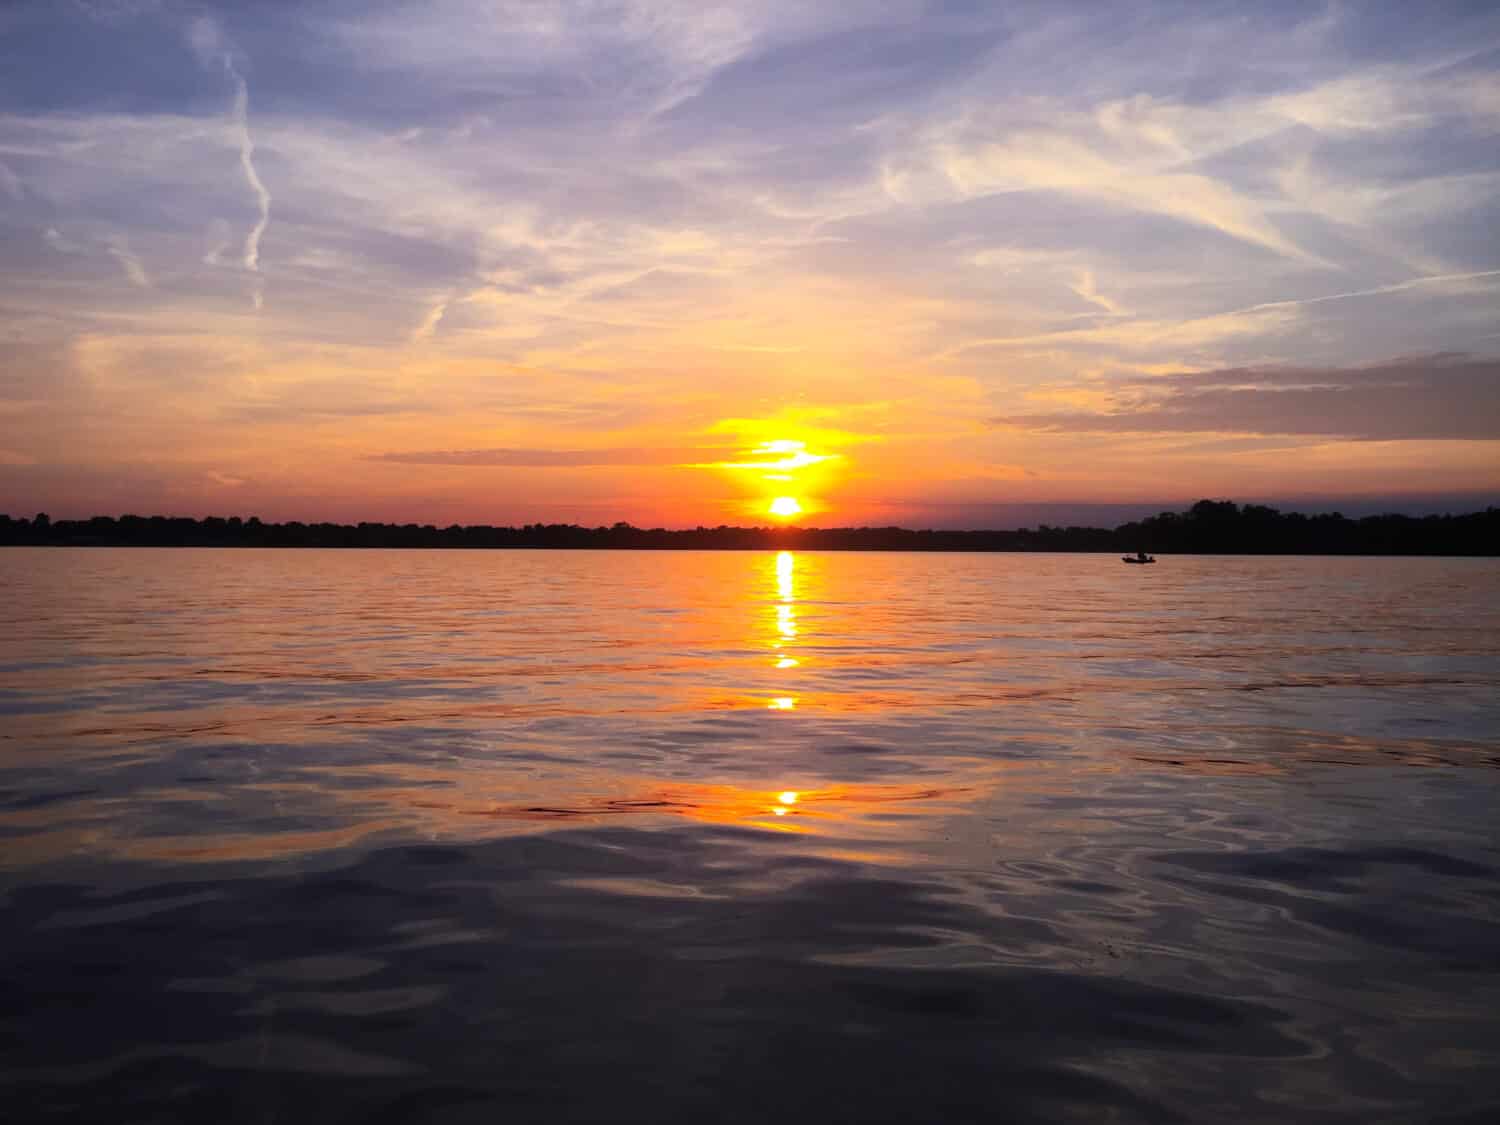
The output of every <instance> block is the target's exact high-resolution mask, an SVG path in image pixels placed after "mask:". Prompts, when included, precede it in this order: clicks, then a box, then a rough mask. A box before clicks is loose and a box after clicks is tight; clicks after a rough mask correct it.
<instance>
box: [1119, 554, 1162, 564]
mask: <svg viewBox="0 0 1500 1125" xmlns="http://www.w3.org/2000/svg"><path fill="white" fill-rule="evenodd" d="M1120 561H1121V562H1128V563H1135V564H1137V565H1138V566H1145V565H1146V564H1147V563H1154V562H1155V561H1156V556H1155V555H1123V556H1121V558H1120Z"/></svg>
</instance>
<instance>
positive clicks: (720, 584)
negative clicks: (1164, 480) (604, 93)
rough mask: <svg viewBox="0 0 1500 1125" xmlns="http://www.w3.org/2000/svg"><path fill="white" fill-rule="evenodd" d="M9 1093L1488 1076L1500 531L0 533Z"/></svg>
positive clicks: (1481, 1110)
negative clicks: (222, 540)
mask: <svg viewBox="0 0 1500 1125" xmlns="http://www.w3.org/2000/svg"><path fill="white" fill-rule="evenodd" d="M0 635H4V636H5V637H7V638H8V640H7V642H6V644H5V646H4V649H3V656H0V1096H3V1097H4V1099H5V1104H6V1105H7V1106H8V1107H10V1108H9V1109H8V1111H7V1112H8V1114H9V1115H12V1116H13V1117H14V1119H16V1120H68V1121H75V1120H108V1121H112V1122H123V1121H205V1120H215V1121H257V1122H261V1121H274V1120H284V1121H291V1120H303V1119H311V1118H309V1114H313V1115H314V1116H315V1117H316V1119H318V1120H321V1121H371V1122H374V1121H381V1122H395V1121H436V1122H448V1121H453V1122H470V1121H474V1122H478V1121H485V1122H490V1121H496V1120H541V1119H545V1120H548V1121H554V1122H556V1121H598V1120H618V1121H642V1122H645V1121H653V1122H654V1121H702V1120H722V1121H746V1122H748V1121H757V1122H759V1121H764V1120H767V1119H781V1120H794V1121H802V1120H809V1121H812V1120H816V1121H861V1122H863V1121H925V1120H932V1121H977V1120H985V1121H1005V1120H1020V1121H1031V1120H1036V1121H1054V1120H1064V1121H1071V1120H1080V1121H1101V1120H1104V1121H1124V1122H1135V1121H1143V1122H1147V1121H1149V1122H1154V1121H1173V1120H1184V1121H1209V1120H1213V1121H1268V1122H1269V1121H1274V1122H1277V1123H1284V1122H1286V1121H1291V1120H1295V1121H1313V1122H1318V1121H1329V1122H1371V1121H1393V1122H1394V1121H1440V1120H1450V1121H1455V1122H1457V1121H1474V1122H1478V1121H1481V1120H1491V1119H1494V1118H1493V1117H1492V1115H1496V1114H1500V1079H1497V1075H1500V828H1497V824H1500V800H1497V798H1500V771H1497V768H1496V767H1497V765H1500V564H1497V563H1496V562H1495V561H1494V560H1451V559H1314V558H1271V559H1243V558H1207V557H1198V558H1171V559H1163V560H1162V562H1161V563H1160V564H1158V565H1157V566H1155V567H1150V568H1144V567H1143V568H1137V567H1125V566H1122V565H1120V563H1119V562H1118V561H1116V560H1115V559H1113V558H1111V557H1106V556H1093V555H1053V556H1049V555H911V554H822V555H819V554H803V553H798V554H797V555H796V556H792V555H790V554H781V555H776V554H757V553H738V552H723V553H690V552H661V553H629V552H607V553H606V552H531V551H497V552H420V551H413V552H400V551H389V552H387V551H359V552H354V551H350V552H339V551H254V550H231V551H211V550H176V551H173V550H164V551H153V550H79V549H12V550H9V551H6V552H0Z"/></svg>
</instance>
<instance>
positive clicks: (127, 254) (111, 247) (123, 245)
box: [105, 234, 151, 289]
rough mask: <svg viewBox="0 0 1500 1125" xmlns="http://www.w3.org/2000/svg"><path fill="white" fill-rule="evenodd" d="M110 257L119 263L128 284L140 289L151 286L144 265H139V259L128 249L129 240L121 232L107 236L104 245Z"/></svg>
mask: <svg viewBox="0 0 1500 1125" xmlns="http://www.w3.org/2000/svg"><path fill="white" fill-rule="evenodd" d="M105 249H106V252H107V253H108V254H109V256H110V257H111V258H113V259H114V260H115V261H117V262H119V263H120V268H121V269H122V270H124V271H125V278H126V280H127V281H129V282H130V284H132V285H135V286H138V287H139V288H141V289H150V288H151V279H150V278H149V277H147V276H146V267H145V266H143V265H141V260H140V258H138V257H137V256H136V255H135V254H134V253H132V252H131V249H130V241H129V239H127V238H126V237H125V236H124V235H123V234H113V235H110V236H109V240H108V243H107V245H106V247H105Z"/></svg>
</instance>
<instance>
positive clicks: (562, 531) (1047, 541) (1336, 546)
mask: <svg viewBox="0 0 1500 1125" xmlns="http://www.w3.org/2000/svg"><path fill="white" fill-rule="evenodd" d="M0 546H66V547H439V548H459V549H462V548H495V547H542V548H597V549H632V550H808V551H1137V550H1144V551H1153V552H1161V553H1164V554H1250V555H1276V554H1314V555H1500V508H1494V507H1490V508H1486V509H1485V510H1484V511H1482V512H1471V513H1468V514H1466V515H1441V516H1421V517H1415V516H1403V515H1394V514H1392V515H1379V516H1367V517H1365V518H1363V519H1348V518H1345V517H1344V516H1343V515H1340V514H1339V513H1337V512H1332V513H1328V514H1323V515H1313V516H1307V515H1303V514H1301V513H1299V512H1280V511H1278V510H1276V509H1275V508H1268V507H1264V506H1261V505H1258V504H1247V505H1244V506H1241V505H1239V504H1236V503H1234V502H1233V501H1229V500H1200V501H1198V503H1196V504H1194V505H1193V506H1192V507H1191V508H1189V509H1187V510H1186V511H1184V512H1162V513H1161V514H1159V515H1155V516H1151V517H1149V518H1147V519H1143V520H1136V521H1133V522H1131V523H1126V524H1121V525H1120V526H1119V527H1115V528H1100V527H1050V526H1048V525H1046V524H1042V525H1040V526H1038V527H1036V528H1024V527H1023V528H1018V529H1016V530H1013V531H943V530H911V529H909V528H903V527H830V528H817V527H728V526H724V525H721V526H719V527H695V528H682V529H669V528H661V527H654V528H644V527H634V526H632V525H631V524H628V523H624V522H621V523H616V524H613V525H611V526H608V527H581V526H579V525H577V524H526V525H525V526H523V527H489V526H487V525H482V524H481V525H471V526H459V525H457V524H454V525H451V526H449V527H435V526H433V525H431V524H414V523H407V524H390V523H358V524H337V523H301V522H298V521H295V520H294V521H291V522H289V523H263V522H262V521H261V520H259V519H258V518H256V517H254V516H252V517H250V518H249V519H241V518H240V517H239V516H231V517H229V518H227V519H225V518H223V517H219V516H209V517H207V518H205V519H201V520H196V519H191V518H187V517H181V516H134V515H125V516H120V517H118V518H116V517H112V516H94V517H93V518H92V519H86V520H56V521H54V520H51V519H49V518H48V517H47V515H46V514H45V513H40V514H38V515H36V516H35V517H34V518H32V519H29V520H28V519H12V518H11V517H10V516H7V515H0Z"/></svg>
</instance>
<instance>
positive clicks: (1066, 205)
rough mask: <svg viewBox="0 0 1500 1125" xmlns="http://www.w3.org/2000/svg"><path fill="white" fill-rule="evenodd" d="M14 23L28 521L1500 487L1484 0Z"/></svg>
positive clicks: (1118, 509)
mask: <svg viewBox="0 0 1500 1125" xmlns="http://www.w3.org/2000/svg"><path fill="white" fill-rule="evenodd" d="M0 50H3V52H4V58H5V65H4V66H3V67H0V337H3V351H0V356H3V367H0V512H10V513H12V514H15V515H30V514H31V513H32V512H35V511H38V510H46V511H48V512H49V513H51V514H52V515H53V517H54V518H57V517H61V516H81V515H90V514H94V513H107V514H120V513H124V512H135V513H140V514H153V513H158V512H160V513H168V514H184V515H204V514H210V513H213V514H224V515H233V514H240V515H245V516H249V515H252V514H255V515H259V516H261V517H262V518H263V519H294V518H295V519H304V520H306V519H335V520H360V519H369V520H397V521H407V520H412V521H417V522H424V523H425V522H433V523H440V524H442V523H450V522H483V523H513V522H514V523H524V522H537V521H544V522H554V521H556V522H562V521H570V522H582V523H586V524H597V523H610V522H614V521H615V520H618V519H624V520H630V521H631V522H634V523H638V524H647V525H654V524H666V525H669V526H680V525H689V526H690V525H694V524H718V523H755V522H768V521H769V520H770V519H771V518H772V517H771V516H770V515H769V514H768V507H769V505H770V504H771V502H772V501H773V500H774V499H775V498H777V497H786V498H788V499H789V500H794V501H796V504H795V505H784V507H787V511H786V513H785V515H786V517H787V518H796V519H801V520H805V521H806V522H808V523H816V524H823V525H834V524H838V525H843V524H861V523H878V524H889V523H901V524H906V525H909V526H934V525H935V526H968V527H983V526H994V527H1005V526H1014V525H1016V524H1021V523H1032V522H1035V521H1036V520H1037V519H1039V518H1040V519H1044V520H1047V521H1048V522H1066V521H1071V520H1077V521H1081V522H1092V523H1113V522H1119V519H1120V518H1125V517H1130V516H1134V515H1137V514H1141V513H1143V512H1148V511H1155V510H1157V509H1159V508H1161V507H1163V506H1168V505H1173V504H1179V503H1182V502H1190V501H1192V500H1195V499H1197V498H1199V497H1202V496H1215V497H1232V498H1235V499H1239V500H1245V501H1258V502H1270V503H1277V504H1280V505H1282V506H1288V507H1299V506H1300V507H1309V506H1310V507H1328V506H1342V507H1343V508H1344V509H1345V510H1346V511H1351V512H1352V511H1365V510H1370V509H1371V508H1396V509H1399V510H1409V511H1426V510H1450V509H1451V510H1469V509H1472V508H1475V507H1483V506H1484V505H1485V504H1487V503H1497V502H1500V5H1496V4H1494V3H1493V2H1481V3H1472V4H1457V3H1440V2H1432V3H1421V4H1417V3H1397V2H1388V3H1358V2H1352V0H1351V2H1347V3H1328V4H1322V5H1320V4H1315V3H1303V2H1296V3H1284V4H1273V3H1254V4H1252V3H1245V2H1238V3H1226V4H1213V3H1196V2H1194V3H1157V2H1134V3H1119V4H1101V3H1079V4H1066V3H1058V2H1052V0H1049V2H1039V3H1029V2H1023V3H998V2H997V3H981V2H975V0H966V2H955V3H936V2H933V3H916V2H903V0H883V2H881V3H870V4H860V3H852V2H840V3H813V2H809V0H761V2H755V3H748V2H747V3H739V4H726V5H713V4H707V3H699V2H697V0H693V2H687V3H676V2H666V0H660V2H622V3H555V4H554V3H541V2H533V3H523V2H516V3H508V2H489V0H418V2H411V3H390V2H382V0H374V2H371V3H358V4H355V3H291V2H286V3H279V2H277V3H273V2H258V3H254V4H250V3H240V4H232V5H229V4H224V5H215V4H211V3H188V2H181V3H179V2H174V0H159V2H151V0H56V2H48V3H41V2H37V3H24V2H23V3H11V4H7V5H5V6H4V7H0ZM797 508H800V509H801V511H800V512H798V511H796V510H795V509H797Z"/></svg>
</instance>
